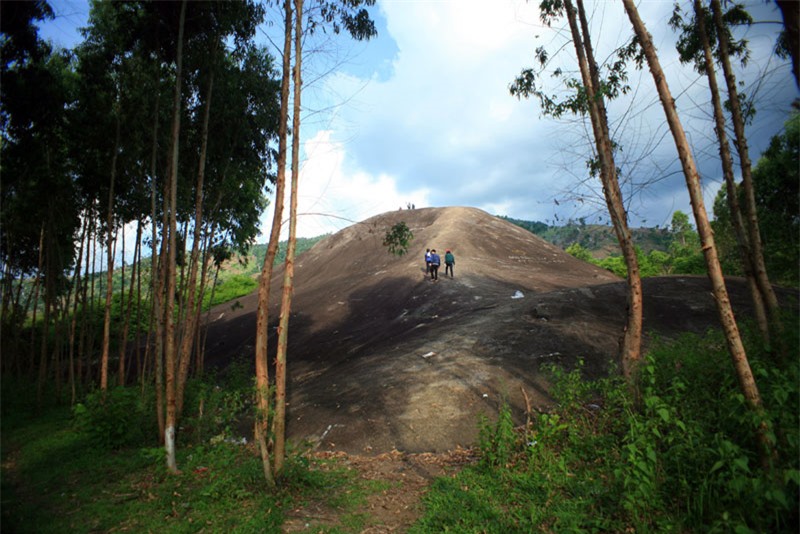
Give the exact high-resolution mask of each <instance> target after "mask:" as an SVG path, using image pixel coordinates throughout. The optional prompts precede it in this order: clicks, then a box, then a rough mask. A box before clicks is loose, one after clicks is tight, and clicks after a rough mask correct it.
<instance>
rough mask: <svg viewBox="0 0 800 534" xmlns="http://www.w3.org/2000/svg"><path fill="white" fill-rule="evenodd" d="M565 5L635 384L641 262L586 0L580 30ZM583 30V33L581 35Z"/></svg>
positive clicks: (624, 352) (625, 361)
mask: <svg viewBox="0 0 800 534" xmlns="http://www.w3.org/2000/svg"><path fill="white" fill-rule="evenodd" d="M564 7H565V8H566V11H567V18H568V21H569V26H570V30H571V32H572V40H573V43H574V45H575V52H576V54H577V57H578V64H579V66H580V70H581V77H582V79H583V84H584V87H585V88H586V92H587V96H588V100H589V116H590V117H591V122H592V131H593V133H594V138H595V146H596V150H597V156H598V159H599V161H600V180H601V182H602V184H603V194H604V197H605V199H606V206H607V208H608V213H609V215H610V218H611V221H612V224H613V227H614V232H615V234H616V236H617V242H618V243H619V246H620V249H621V250H622V253H623V257H624V259H625V266H626V268H627V273H628V276H627V284H628V303H627V304H628V305H627V321H626V326H625V332H624V334H623V337H622V343H621V346H620V356H621V360H622V370H623V374H624V375H625V377H626V378H627V379H628V380H629V382H631V383H634V377H635V374H636V368H637V367H638V362H639V361H640V359H641V343H642V312H643V303H642V281H641V276H640V273H639V261H638V259H637V257H636V248H635V246H634V243H633V236H632V234H631V231H630V228H629V227H628V221H627V215H626V213H625V207H624V204H623V201H622V191H621V190H620V187H619V180H618V178H617V165H616V163H615V161H614V149H613V146H612V143H611V134H610V133H609V128H608V116H607V114H606V109H605V102H604V99H603V96H602V94H598V88H599V87H600V75H599V72H598V68H597V62H596V60H595V58H594V51H593V49H592V43H591V40H590V33H589V24H588V22H587V19H586V11H585V9H584V6H583V0H577V7H578V9H577V15H578V18H579V19H580V29H579V28H578V22H577V20H576V11H575V8H574V6H573V5H572V2H571V1H570V0H565V2H564ZM581 33H582V34H583V36H581Z"/></svg>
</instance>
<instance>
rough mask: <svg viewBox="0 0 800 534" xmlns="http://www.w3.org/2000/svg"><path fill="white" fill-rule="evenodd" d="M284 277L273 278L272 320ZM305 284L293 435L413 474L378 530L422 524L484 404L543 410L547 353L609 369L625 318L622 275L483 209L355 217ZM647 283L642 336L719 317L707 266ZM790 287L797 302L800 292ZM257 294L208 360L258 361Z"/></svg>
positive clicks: (365, 464) (224, 319)
mask: <svg viewBox="0 0 800 534" xmlns="http://www.w3.org/2000/svg"><path fill="white" fill-rule="evenodd" d="M401 221H402V222H405V223H406V225H407V226H408V227H409V228H410V229H411V231H412V232H413V234H414V239H413V241H412V243H411V247H410V249H409V253H408V254H407V255H406V256H403V257H396V256H393V255H391V254H389V253H388V252H387V250H386V248H385V247H383V246H382V241H383V238H384V235H385V233H386V232H387V230H389V229H390V228H391V227H392V225H394V224H396V223H398V222H401ZM426 248H435V249H437V251H438V252H439V253H440V254H441V256H442V257H444V252H445V250H446V249H450V250H452V251H453V253H454V255H455V258H456V265H455V276H454V277H453V278H449V277H445V276H444V266H442V269H441V270H440V273H439V280H438V281H432V280H431V279H430V276H428V275H426V272H425V265H424V261H423V255H424V252H425V249H426ZM282 275H283V270H282V269H280V270H278V271H277V272H276V273H275V276H274V277H273V285H272V289H271V292H272V295H271V299H272V304H273V305H272V306H271V316H270V323H271V324H274V323H276V322H277V318H278V317H277V302H278V299H279V298H280V282H279V281H280V280H281V279H282ZM294 280H295V288H296V289H295V292H294V299H293V305H292V315H291V322H290V327H289V328H290V330H289V355H288V360H289V363H288V369H289V384H288V387H289V399H288V434H289V438H290V439H291V440H294V441H296V442H304V443H307V444H310V446H311V449H312V450H313V451H314V453H315V454H318V455H323V456H324V455H331V454H338V455H342V457H343V458H346V459H347V461H348V462H351V465H352V466H353V468H356V469H360V472H361V473H362V475H363V476H365V477H367V478H368V477H370V476H373V475H374V474H375V473H380V472H381V470H384V469H389V473H388V475H387V476H390V478H391V477H400V479H401V480H402V482H403V484H401V485H400V487H403V488H405V489H404V490H403V491H398V492H396V494H394V495H390V496H389V497H387V499H386V501H385V502H383V503H381V502H376V503H373V504H374V506H377V507H381V506H383V507H386V506H388V505H387V503H388V502H395V503H397V506H393V507H392V509H391V510H390V511H388V512H386V513H384V514H383V515H384V516H386V518H387V519H388V518H391V517H392V516H393V515H396V516H397V517H398V518H401V520H399V521H395V522H391V521H390V522H386V521H384V522H383V523H381V524H383V525H384V527H376V528H386V529H389V530H371V531H370V532H384V531H387V532H388V531H390V530H391V529H392V528H395V527H391V525H395V526H401V525H403V524H410V523H408V522H405V523H404V522H403V521H404V520H402V518H404V517H406V515H407V514H406V513H405V512H403V510H404V508H403V507H404V506H405V507H406V508H405V509H413V506H415V505H414V504H413V503H405V502H404V501H403V498H402V497H401V496H400V494H408V495H410V496H412V499H413V498H418V496H419V495H418V494H419V492H415V491H411V488H412V487H419V488H422V487H424V486H425V484H426V483H427V481H429V480H430V479H431V478H432V477H433V476H435V474H440V473H441V472H442V469H443V467H442V466H447V465H450V464H449V462H450V460H449V458H450V457H451V456H453V455H454V454H455V456H456V458H463V456H464V455H462V454H460V453H457V452H456V453H454V452H453V451H465V450H469V447H470V446H472V445H473V444H474V443H475V440H476V438H477V435H478V426H477V421H478V419H479V416H480V415H481V414H483V415H486V416H487V417H489V418H491V417H492V416H494V415H495V414H496V413H497V410H498V407H499V406H500V405H501V404H502V403H503V402H508V403H509V404H510V405H511V407H512V409H513V411H514V414H515V416H516V417H517V420H518V421H522V420H524V412H525V406H526V404H525V397H526V396H527V397H528V398H529V399H530V402H531V404H532V405H533V407H534V408H542V409H546V407H547V405H548V404H549V402H550V398H549V396H548V388H549V384H548V382H547V378H546V376H545V374H544V373H543V372H542V371H541V366H542V365H543V364H546V363H558V364H561V365H563V366H566V367H568V368H571V367H572V366H574V365H575V364H576V363H577V361H578V360H579V359H582V360H583V361H584V362H585V363H584V371H585V373H586V375H587V376H588V377H593V376H600V375H602V374H604V373H606V372H607V371H608V369H609V365H610V364H612V363H615V359H616V353H617V348H618V344H619V340H620V338H621V335H622V328H623V325H624V323H625V313H626V312H625V309H626V295H625V294H626V285H625V283H624V281H623V280H621V279H619V278H617V277H616V276H614V275H612V274H610V273H609V272H607V271H604V270H602V269H599V268H597V267H595V266H593V265H590V264H587V263H585V262H582V261H579V260H577V259H575V258H573V257H572V256H570V255H568V254H566V253H565V252H564V251H562V250H561V249H559V248H557V247H555V246H553V245H551V244H549V243H547V242H545V241H544V240H542V239H540V238H539V237H537V236H535V235H534V234H532V233H530V232H528V231H526V230H523V229H521V228H519V227H517V226H515V225H513V224H511V223H508V222H506V221H503V220H501V219H498V218H495V217H492V216H490V215H489V214H487V213H485V212H483V211H481V210H478V209H475V208H464V207H450V208H425V209H417V210H400V211H397V212H389V213H385V214H383V215H379V216H376V217H373V218H371V219H368V220H366V221H364V222H362V223H358V224H355V225H353V226H350V227H348V228H346V229H344V230H342V231H340V232H338V233H336V234H334V235H332V236H330V237H329V238H327V239H325V240H323V241H321V242H320V243H318V244H317V245H316V246H315V247H314V248H312V249H311V250H309V251H307V252H306V253H305V254H303V255H302V256H301V257H300V258H298V262H297V265H296V271H295V279H294ZM643 283H644V304H645V311H644V330H645V334H646V339H645V343H648V342H649V340H651V339H652V338H653V336H654V335H658V336H660V337H662V338H671V337H674V336H677V335H679V334H681V333H683V332H697V333H702V332H705V331H706V330H708V329H709V328H713V327H716V326H717V325H718V324H719V321H718V315H717V311H716V307H715V305H714V299H713V298H712V295H711V289H710V284H709V282H708V279H707V278H706V277H691V276H672V277H657V278H648V279H645V280H644V281H643ZM728 291H729V294H730V299H731V302H732V304H733V307H734V311H735V313H736V315H737V317H738V318H745V317H749V316H750V306H749V297H748V294H747V288H746V285H745V283H744V281H743V280H741V279H736V278H732V279H730V280H729V283H728ZM780 298H781V299H782V300H783V301H784V302H788V303H790V304H791V306H794V307H797V302H798V294H797V292H796V291H794V292H782V293H781V294H780ZM256 304H257V301H256V295H255V294H253V295H250V296H247V297H244V298H241V299H239V301H238V302H237V303H232V304H231V303H229V304H226V305H223V306H220V307H218V308H216V309H215V310H213V313H212V315H211V319H212V321H211V323H210V325H209V332H208V341H207V348H206V362H207V364H208V365H218V366H224V365H225V364H226V363H227V362H229V361H230V360H231V359H232V358H235V357H246V358H252V354H253V344H254V337H255V310H256ZM270 329H271V332H272V333H274V326H271V328H270ZM274 347H275V343H274V341H273V340H272V339H271V341H270V349H271V350H274ZM426 460H430V461H429V462H427V463H426ZM455 463H456V464H457V463H458V462H457V461H456V462H455ZM391 466H394V467H393V468H392V467H391ZM431 466H438V467H436V469H433V468H432V467H431ZM370 473H372V475H371V474H370ZM375 476H377V475H375ZM414 495H416V497H414ZM387 510H388V509H387ZM299 515H300V517H299V518H298V519H297V521H298V523H297V525H296V526H301V524H302V525H305V524H306V523H308V524H312V523H313V521H310V519H309V518H310V517H311V518H312V519H313V511H312V512H311V513H310V516H309V515H305V516H304V515H303V514H302V513H300V514H299ZM386 525H389V526H386ZM398 528H400V527H398ZM289 530H291V528H289ZM298 530H302V529H301V528H299V529H298Z"/></svg>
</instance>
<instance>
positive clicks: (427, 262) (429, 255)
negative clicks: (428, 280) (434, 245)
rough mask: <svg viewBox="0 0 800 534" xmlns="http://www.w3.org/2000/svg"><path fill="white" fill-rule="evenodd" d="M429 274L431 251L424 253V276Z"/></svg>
mask: <svg viewBox="0 0 800 534" xmlns="http://www.w3.org/2000/svg"><path fill="white" fill-rule="evenodd" d="M430 273H431V249H427V250H426V251H425V276H428V275H429V274H430Z"/></svg>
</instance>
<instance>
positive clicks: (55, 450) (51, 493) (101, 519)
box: [1, 369, 376, 534]
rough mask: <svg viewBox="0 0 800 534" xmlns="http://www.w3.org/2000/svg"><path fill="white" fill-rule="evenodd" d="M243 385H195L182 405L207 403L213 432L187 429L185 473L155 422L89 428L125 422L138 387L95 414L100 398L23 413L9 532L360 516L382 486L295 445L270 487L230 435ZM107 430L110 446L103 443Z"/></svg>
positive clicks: (12, 448) (213, 526)
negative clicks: (318, 512)
mask: <svg viewBox="0 0 800 534" xmlns="http://www.w3.org/2000/svg"><path fill="white" fill-rule="evenodd" d="M214 381H216V384H215V382H214ZM247 382H248V380H245V379H244V378H243V377H242V376H240V374H239V373H238V372H237V371H236V369H233V370H231V372H230V373H228V374H227V375H226V376H225V377H213V380H212V382H211V384H205V385H203V386H202V387H201V386H200V385H199V384H195V385H194V386H193V387H194V388H195V393H196V394H194V395H193V396H191V397H188V398H187V405H186V410H187V411H188V412H192V413H196V411H197V409H198V404H197V403H198V402H199V400H200V399H203V398H205V399H206V400H205V403H206V406H207V411H206V418H207V420H208V421H209V425H208V426H207V427H204V429H203V431H202V432H199V431H197V430H196V429H191V428H186V429H184V430H183V431H182V433H181V435H180V436H179V439H178V449H177V463H178V466H179V468H180V469H181V473H180V474H178V475H171V474H168V472H167V470H166V467H165V461H164V451H163V448H161V447H158V445H157V443H156V441H155V434H156V426H155V425H153V426H152V436H151V437H150V438H146V440H145V441H148V440H149V442H145V443H142V441H141V439H142V438H141V436H140V435H139V434H137V438H136V439H135V440H129V439H127V437H128V435H127V434H125V433H119V432H118V425H117V424H113V423H111V422H109V424H101V425H99V427H98V428H92V427H93V425H92V424H91V423H92V421H95V420H96V419H97V418H102V417H104V416H108V417H110V418H113V417H118V416H119V413H118V411H119V410H120V409H123V408H125V407H129V408H130V407H131V406H133V405H135V404H136V403H133V404H132V403H131V398H130V397H131V396H132V395H133V394H134V393H135V394H136V395H138V393H139V392H138V390H137V389H131V390H124V389H121V390H118V391H114V392H111V391H110V392H109V394H108V397H107V402H108V404H107V405H102V406H100V407H98V406H96V404H98V403H99V401H98V400H97V399H95V400H94V401H92V402H89V403H87V404H86V405H85V406H88V408H86V411H84V412H81V413H80V414H79V415H78V417H73V415H72V413H71V411H70V410H69V409H66V408H50V409H47V410H45V411H43V412H42V413H41V414H39V415H33V413H32V412H28V413H22V412H20V413H18V414H17V415H16V416H15V417H12V418H10V419H9V422H10V423H11V424H6V420H5V419H4V421H3V423H4V427H3V433H2V459H3V472H2V477H1V480H2V507H1V508H2V530H3V531H4V532H14V533H21V534H24V533H28V532H30V533H48V532H53V533H61V532H76V533H82V532H87V533H88V532H109V531H112V530H113V531H116V530H124V531H132V532H166V533H172V532H187V533H188V532H192V533H194V532H199V531H206V532H235V533H248V532H254V533H255V532H260V533H264V532H266V533H269V532H281V525H282V523H283V521H284V517H285V512H286V511H287V510H288V509H290V508H294V507H296V506H298V505H299V504H300V503H302V502H304V501H306V500H309V499H316V500H319V501H322V502H324V503H325V504H326V506H330V507H332V508H341V509H342V510H343V513H344V514H345V516H347V514H351V515H352V518H353V519H348V521H350V522H351V523H352V521H356V519H357V516H356V508H357V507H358V506H359V503H363V502H365V498H366V497H365V495H367V494H368V492H370V491H376V490H375V488H371V487H369V485H364V484H361V483H360V482H358V481H357V480H356V478H355V474H354V473H351V472H350V471H348V470H347V469H344V468H341V467H338V466H337V465H336V464H317V463H315V462H314V461H312V460H311V459H309V457H308V456H307V455H304V454H303V451H302V450H294V451H291V453H290V455H289V457H288V458H287V462H286V468H285V470H284V473H283V476H282V478H281V479H280V480H279V484H278V486H277V487H276V488H269V487H268V486H267V485H266V482H265V481H264V476H263V470H262V464H261V458H260V456H259V455H258V453H257V452H256V451H255V449H254V448H253V447H252V446H249V445H242V444H240V443H239V442H237V441H236V440H229V439H226V438H230V437H231V434H230V426H231V424H232V422H233V421H234V420H235V418H236V417H237V414H239V413H241V412H242V411H246V407H243V404H245V403H246V402H245V401H243V400H242V399H244V398H246V394H245V393H244V391H245V390H246V388H247V386H246V384H247ZM204 392H205V394H206V397H203V394H204ZM4 393H5V392H4ZM115 414H116V415H115ZM136 417H138V415H137V416H136ZM136 421H138V419H136ZM135 424H138V423H135ZM87 426H88V427H89V428H87ZM103 431H107V432H109V433H111V434H112V435H113V436H114V439H105V438H103V437H102V436H100V434H101V433H102V432H103ZM145 433H146V432H145ZM208 436H212V437H211V439H209V438H208ZM123 438H124V439H123ZM218 438H219V439H218ZM353 524H354V523H353Z"/></svg>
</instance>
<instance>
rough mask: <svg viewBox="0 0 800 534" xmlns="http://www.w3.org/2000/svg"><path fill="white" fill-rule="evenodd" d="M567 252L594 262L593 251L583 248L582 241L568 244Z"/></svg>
mask: <svg viewBox="0 0 800 534" xmlns="http://www.w3.org/2000/svg"><path fill="white" fill-rule="evenodd" d="M565 252H566V253H567V254H569V255H571V256H574V257H576V258H578V259H579V260H583V261H588V262H592V260H594V258H593V257H592V254H591V252H589V251H588V250H586V249H585V248H583V246H582V245H581V244H580V243H573V244H571V245H570V246H568V247H567V248H566V250H565Z"/></svg>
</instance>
